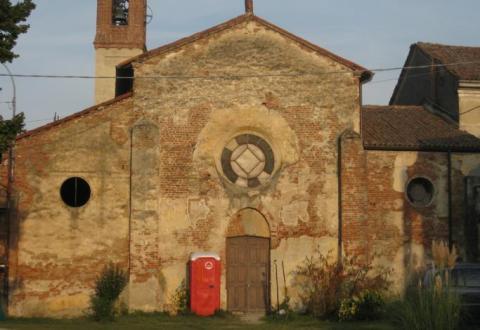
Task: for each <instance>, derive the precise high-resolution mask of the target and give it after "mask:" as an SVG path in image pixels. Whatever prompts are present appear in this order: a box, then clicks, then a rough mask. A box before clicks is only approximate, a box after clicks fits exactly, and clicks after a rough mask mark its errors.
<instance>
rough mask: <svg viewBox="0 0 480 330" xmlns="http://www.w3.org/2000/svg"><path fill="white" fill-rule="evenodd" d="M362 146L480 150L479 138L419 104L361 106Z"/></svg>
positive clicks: (384, 148) (366, 147)
mask: <svg viewBox="0 0 480 330" xmlns="http://www.w3.org/2000/svg"><path fill="white" fill-rule="evenodd" d="M361 119H362V139H363V146H364V148H365V149H371V150H405V151H408V150H411V151H457V152H480V139H479V138H477V137H475V136H473V135H471V134H469V133H467V132H464V131H462V130H460V129H458V128H457V127H455V126H454V125H453V124H451V123H449V122H447V121H446V120H444V119H442V118H441V117H439V116H437V115H435V114H433V113H431V112H429V111H428V110H427V109H425V108H424V107H422V106H364V107H363V108H362V118H361Z"/></svg>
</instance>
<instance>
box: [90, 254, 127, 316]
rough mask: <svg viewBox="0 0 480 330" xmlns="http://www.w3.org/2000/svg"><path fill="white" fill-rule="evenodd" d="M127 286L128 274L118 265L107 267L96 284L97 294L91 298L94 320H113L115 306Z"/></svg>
mask: <svg viewBox="0 0 480 330" xmlns="http://www.w3.org/2000/svg"><path fill="white" fill-rule="evenodd" d="M126 285H127V275H126V273H125V272H124V271H123V270H122V269H121V268H120V267H119V266H117V265H113V264H109V265H108V266H106V267H105V268H104V269H103V271H102V273H101V275H100V276H99V277H98V278H97V280H96V283H95V294H94V295H93V296H92V297H91V308H92V314H93V318H94V319H95V320H96V321H105V320H113V319H114V318H115V311H114V305H115V302H116V301H117V299H118V297H119V296H120V294H121V293H122V291H123V289H124V288H125V286H126Z"/></svg>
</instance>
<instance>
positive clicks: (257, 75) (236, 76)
mask: <svg viewBox="0 0 480 330" xmlns="http://www.w3.org/2000/svg"><path fill="white" fill-rule="evenodd" d="M472 64H480V61H469V62H454V63H446V64H428V65H418V66H405V67H390V68H377V69H371V70H366V71H363V72H368V71H370V72H390V71H400V70H415V69H428V68H437V67H444V68H446V67H453V66H464V65H472ZM359 72H362V71H359ZM350 73H351V71H325V72H315V73H278V74H246V75H212V76H190V75H165V76H162V75H160V76H157V75H152V76H135V77H116V76H89V75H54V74H12V75H9V74H6V73H0V77H9V76H11V77H15V78H44V79H128V80H130V79H204V80H212V79H242V78H275V77H304V76H321V75H336V74H338V75H340V74H350Z"/></svg>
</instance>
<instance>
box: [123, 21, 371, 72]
mask: <svg viewBox="0 0 480 330" xmlns="http://www.w3.org/2000/svg"><path fill="white" fill-rule="evenodd" d="M249 21H251V22H256V23H258V24H260V25H262V26H264V27H265V28H267V29H270V30H272V31H275V32H277V33H279V34H281V35H282V36H284V37H286V38H288V39H290V40H292V41H294V42H296V43H297V44H298V45H300V46H301V47H303V48H305V49H308V50H311V51H314V52H316V53H317V54H319V55H321V56H325V57H328V58H330V59H332V60H334V61H335V62H337V63H340V64H342V65H344V66H345V67H347V68H349V69H350V70H352V71H355V72H358V73H359V74H360V77H361V81H369V80H370V79H371V78H372V77H373V73H372V72H371V71H369V70H367V69H366V68H364V67H362V66H360V65H358V64H355V63H353V62H351V61H349V60H347V59H345V58H343V57H341V56H338V55H336V54H334V53H332V52H330V51H328V50H326V49H324V48H321V47H319V46H317V45H315V44H313V43H311V42H309V41H306V40H305V39H302V38H300V37H297V36H295V35H294V34H292V33H290V32H288V31H286V30H284V29H282V28H280V27H278V26H276V25H274V24H272V23H270V22H268V21H266V20H264V19H262V18H260V17H258V16H255V15H253V14H251V13H246V14H244V15H241V16H238V17H235V18H233V19H231V20H229V21H226V22H224V23H221V24H219V25H216V26H214V27H211V28H209V29H207V30H204V31H202V32H198V33H195V34H193V35H191V36H188V37H185V38H183V39H180V40H177V41H175V42H173V43H170V44H166V45H164V46H161V47H158V48H155V49H152V50H150V51H148V52H145V53H143V54H140V55H138V56H135V57H132V58H130V59H128V60H127V61H124V62H122V63H120V64H118V65H117V67H123V66H128V65H131V64H132V63H133V62H141V61H144V60H147V59H149V58H151V57H153V56H157V55H161V54H165V53H169V52H172V51H175V50H178V49H180V48H182V47H183V46H185V45H188V44H191V43H194V42H196V41H198V40H202V39H205V38H208V37H210V36H212V35H215V34H218V33H220V32H223V31H226V30H229V29H231V28H233V27H235V26H238V25H240V24H242V23H244V22H249Z"/></svg>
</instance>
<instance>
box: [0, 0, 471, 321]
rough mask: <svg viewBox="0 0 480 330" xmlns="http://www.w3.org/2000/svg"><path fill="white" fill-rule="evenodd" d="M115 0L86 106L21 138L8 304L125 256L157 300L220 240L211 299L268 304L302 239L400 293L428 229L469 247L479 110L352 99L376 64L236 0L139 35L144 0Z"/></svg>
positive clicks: (151, 301) (90, 276) (38, 310)
mask: <svg viewBox="0 0 480 330" xmlns="http://www.w3.org/2000/svg"><path fill="white" fill-rule="evenodd" d="M120 2H122V1H120ZM115 3H117V5H118V2H117V1H115ZM112 4H113V2H112V0H98V19H97V36H96V40H95V47H96V56H97V58H96V63H97V76H114V75H116V76H117V77H118V78H117V79H102V80H101V81H100V80H99V82H98V83H97V85H96V99H97V101H98V102H99V103H98V104H97V105H95V106H93V107H91V108H89V109H86V110H84V111H81V112H79V113H76V114H73V115H71V116H69V117H66V118H63V119H62V120H59V121H56V122H53V123H50V124H48V125H45V126H42V127H39V128H36V129H34V130H31V131H28V132H26V133H24V134H23V135H21V136H20V137H18V139H17V142H16V146H15V155H16V158H15V159H16V162H15V172H14V174H15V176H14V181H13V182H12V186H13V193H12V197H11V201H10V205H11V207H10V210H9V216H8V218H9V219H10V222H9V226H8V227H9V228H8V235H5V237H6V238H5V239H4V246H5V248H4V250H5V256H4V260H5V262H6V266H7V267H6V270H7V275H8V276H7V278H8V281H7V283H8V285H7V287H8V309H9V313H10V315H16V316H75V315H81V314H82V313H83V312H84V311H85V310H86V309H87V308H88V305H89V298H90V295H91V294H92V292H93V291H92V288H93V285H94V281H95V278H96V277H97V276H98V274H99V273H100V272H101V270H102V269H103V267H104V266H105V265H106V264H108V263H109V262H113V263H117V264H119V265H121V267H123V268H124V269H125V270H126V271H127V272H128V275H129V283H128V286H127V289H126V290H125V292H124V293H123V294H122V299H123V300H124V302H125V303H126V305H127V306H128V308H129V309H130V310H131V311H134V310H142V311H161V310H166V309H169V308H171V306H170V305H171V297H172V294H173V293H174V292H175V290H176V289H177V288H178V286H179V285H180V283H181V281H182V280H183V279H185V277H186V267H185V265H186V263H187V262H188V260H189V256H190V254H191V253H193V252H199V251H210V252H215V253H218V254H219V255H220V257H221V260H222V287H221V304H222V308H224V309H227V310H231V311H240V312H245V311H265V310H266V309H267V308H268V306H267V305H269V304H270V303H271V302H272V299H271V297H273V295H271V293H272V292H276V290H277V287H276V281H274V280H272V274H273V270H274V268H273V267H274V264H275V263H277V264H280V263H281V262H283V263H284V265H285V270H286V274H287V286H290V284H291V281H292V275H291V271H292V270H294V269H295V267H296V266H297V265H298V264H300V263H301V262H302V261H303V260H304V258H305V256H308V255H312V254H313V253H314V252H315V250H316V249H319V250H320V251H322V252H323V253H324V254H327V253H330V255H331V256H332V257H334V258H341V257H342V256H352V255H357V256H361V257H365V258H369V257H371V256H373V255H376V262H379V263H382V264H383V265H386V266H389V267H392V268H393V269H394V274H393V275H392V276H394V279H395V281H394V283H395V285H394V287H393V288H392V290H395V291H401V290H402V289H403V287H404V285H405V283H406V282H407V281H408V277H409V274H410V273H411V271H412V270H414V269H417V268H419V267H422V266H424V265H425V262H426V261H427V260H429V256H430V246H431V242H432V240H433V239H441V240H445V241H448V242H450V243H452V244H455V245H457V246H458V247H459V249H460V251H461V255H462V257H463V258H464V259H465V260H467V259H468V260H472V261H474V260H475V259H476V258H477V255H478V234H477V223H478V220H477V218H478V214H477V213H475V212H476V211H475V205H476V204H475V203H476V202H477V203H480V195H477V194H480V189H478V190H477V189H476V187H477V185H479V186H480V158H479V156H478V152H479V151H480V140H479V139H478V138H477V137H476V135H477V136H478V133H477V132H478V131H476V129H477V128H478V127H480V121H478V122H477V121H476V119H475V117H472V118H470V122H469V123H468V125H467V126H462V127H461V128H462V129H460V125H459V124H458V120H457V122H455V118H454V117H452V118H447V117H446V116H445V115H444V114H442V113H440V112H438V111H435V110H434V108H435V105H436V103H435V102H430V103H426V102H424V101H425V99H426V98H425V97H418V100H414V101H412V102H410V101H408V102H407V101H405V102H401V101H400V98H398V100H396V101H395V100H392V104H391V105H389V106H363V105H362V102H361V95H362V86H363V85H364V84H366V83H368V81H369V80H370V79H371V77H372V75H373V73H372V72H370V71H368V70H367V69H365V68H363V67H361V66H359V65H357V64H355V63H353V62H350V61H348V60H346V59H344V58H342V57H339V56H337V55H335V54H332V53H331V52H329V51H327V50H325V49H323V48H320V47H318V46H316V45H313V44H311V43H309V42H308V41H305V40H303V39H301V38H298V37H296V36H294V35H292V34H291V33H289V32H287V31H285V30H283V29H281V28H279V27H277V26H275V25H273V24H271V23H269V22H267V21H265V20H263V19H261V18H259V17H257V16H255V15H254V14H253V5H252V2H251V1H249V0H247V1H246V13H245V14H244V15H241V16H239V17H236V18H234V19H232V20H230V21H228V22H225V23H222V24H220V25H217V26H215V27H213V28H210V29H208V30H206V31H203V32H200V33H197V34H194V35H192V36H190V37H187V38H184V39H181V40H179V41H177V42H174V43H172V44H168V45H165V46H162V47H160V48H157V49H153V50H150V51H146V50H145V12H146V7H145V6H146V4H145V1H144V0H130V1H129V7H126V8H124V9H123V12H122V13H121V14H119V13H118V11H116V10H115V7H112ZM436 60H437V61H440V60H441V59H436ZM333 73H334V74H333ZM408 74H409V73H408V72H405V73H404V74H402V77H403V78H405V76H408ZM432 74H433V73H432ZM445 74H451V75H452V79H457V80H459V81H463V80H462V78H461V77H460V78H459V77H457V78H455V73H451V72H446V73H445ZM132 76H133V77H134V79H133V80H132V79H125V78H126V77H127V78H128V77H132ZM403 78H402V79H403ZM402 79H401V80H400V81H399V87H397V92H396V93H397V95H403V94H406V92H405V93H404V91H406V90H407V89H406V87H405V86H408V83H409V82H410V80H408V79H407V80H405V81H403V80H402ZM405 79H406V78H405ZM474 80H475V79H470V80H469V82H470V85H469V86H471V85H472V84H473V85H475V84H474ZM432 81H433V82H435V81H436V80H435V79H433V80H432ZM477 81H478V80H477ZM463 83H464V85H465V82H464V81H463ZM457 85H458V84H457ZM412 88H413V87H412ZM432 88H433V87H432ZM476 91H477V92H476ZM402 93H403V94H402ZM475 93H477V94H475ZM467 94H468V95H469V97H470V98H469V100H470V101H469V102H470V103H469V106H471V104H472V103H471V102H475V100H479V99H478V90H475V88H474V87H470V89H469V91H468V93H467ZM472 95H473V96H472ZM472 100H473V101H472ZM433 101H435V100H433ZM478 105H480V102H479V103H478ZM478 105H477V106H478ZM457 119H458V118H457ZM469 132H470V133H469ZM6 162H7V161H4V165H5V164H6ZM3 173H4V177H5V178H6V177H7V175H6V174H7V167H6V166H4V167H3ZM6 181H7V180H6V179H5V182H4V183H5V185H7V182H6ZM477 199H478V200H477ZM467 236H468V237H467ZM239 265H240V266H239ZM235 267H240V268H235ZM239 269H240V270H239ZM246 278H247V280H246ZM247 281H248V283H247ZM279 285H280V288H279V289H280V290H279V291H280V293H281V295H282V293H283V292H284V290H283V284H282V283H280V284H279ZM251 287H253V288H251ZM292 294H293V295H294V292H292ZM281 298H282V297H280V299H281Z"/></svg>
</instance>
